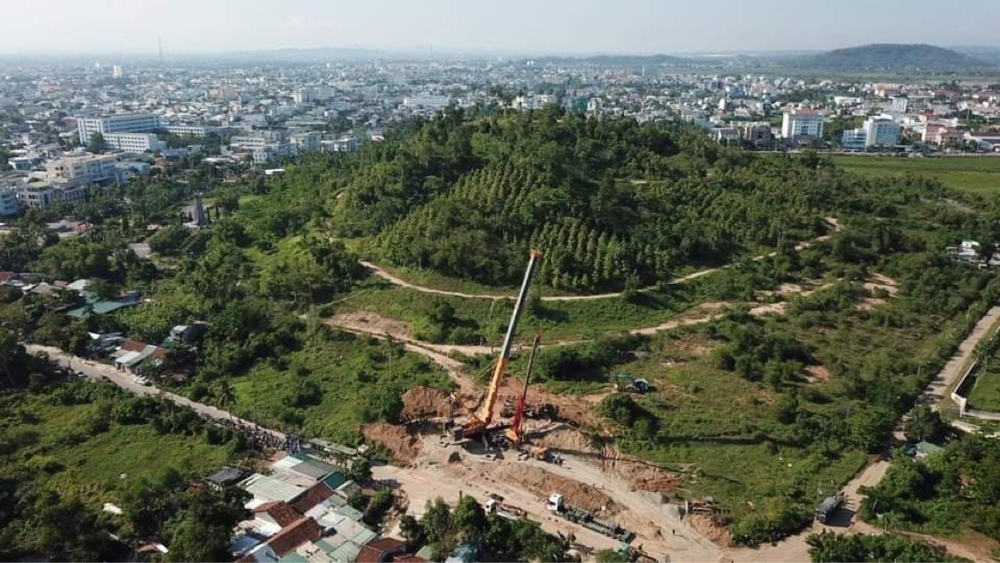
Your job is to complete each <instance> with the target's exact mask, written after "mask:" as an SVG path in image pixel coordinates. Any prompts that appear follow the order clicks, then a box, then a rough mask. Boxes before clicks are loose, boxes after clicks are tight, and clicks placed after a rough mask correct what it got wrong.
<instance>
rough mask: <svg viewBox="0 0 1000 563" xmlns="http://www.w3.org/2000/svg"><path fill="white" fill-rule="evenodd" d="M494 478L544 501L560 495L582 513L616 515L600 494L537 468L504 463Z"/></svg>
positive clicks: (611, 501) (585, 485)
mask: <svg viewBox="0 0 1000 563" xmlns="http://www.w3.org/2000/svg"><path fill="white" fill-rule="evenodd" d="M494 475H495V476H496V477H497V478H498V479H500V480H502V481H506V482H510V483H517V484H518V485H520V486H522V487H524V488H526V489H528V490H529V491H531V492H533V493H535V494H537V495H538V496H540V497H543V498H548V496H549V495H550V494H552V493H559V494H561V495H562V496H563V499H565V501H566V504H569V505H572V506H576V507H579V508H583V509H584V510H589V511H591V512H594V513H600V514H602V515H606V516H607V515H611V514H615V513H617V512H618V506H617V505H616V504H615V501H614V500H612V499H611V497H609V496H608V495H606V494H605V493H603V492H602V491H600V490H598V489H596V488H594V487H592V486H590V485H587V484H585V483H581V482H579V481H574V480H572V479H568V478H566V477H563V476H561V475H556V474H554V473H550V472H548V471H545V470H544V469H541V468H539V467H532V466H530V465H523V464H511V463H504V464H502V465H500V466H498V467H496V469H495V470H494ZM602 510H603V512H602Z"/></svg>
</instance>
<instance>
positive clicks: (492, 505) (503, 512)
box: [483, 498, 528, 520]
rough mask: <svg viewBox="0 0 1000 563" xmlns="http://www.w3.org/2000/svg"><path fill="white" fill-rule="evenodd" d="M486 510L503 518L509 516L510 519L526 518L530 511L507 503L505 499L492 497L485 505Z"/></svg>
mask: <svg viewBox="0 0 1000 563" xmlns="http://www.w3.org/2000/svg"><path fill="white" fill-rule="evenodd" d="M483 508H485V509H486V512H487V513H489V514H496V515H497V516H501V517H503V518H508V519H510V520H520V519H521V518H524V517H525V516H526V515H527V514H528V513H527V512H525V511H524V509H522V508H518V507H516V506H514V505H512V504H507V503H505V502H504V501H503V499H495V498H490V499H488V500H487V501H486V504H485V505H483Z"/></svg>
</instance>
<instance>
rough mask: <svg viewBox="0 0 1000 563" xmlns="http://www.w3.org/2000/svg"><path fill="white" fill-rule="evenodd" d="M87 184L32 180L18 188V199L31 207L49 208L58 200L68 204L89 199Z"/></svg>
mask: <svg viewBox="0 0 1000 563" xmlns="http://www.w3.org/2000/svg"><path fill="white" fill-rule="evenodd" d="M88 193H90V188H89V186H88V185H87V184H77V185H70V184H64V185H58V184H53V183H51V182H31V183H27V184H23V185H21V186H19V187H18V189H17V199H18V200H19V201H20V202H21V203H22V204H23V205H24V206H25V207H27V208H29V209H48V208H50V207H52V206H53V205H54V204H55V203H57V202H63V203H68V204H73V203H77V202H80V201H84V200H86V199H87V194H88Z"/></svg>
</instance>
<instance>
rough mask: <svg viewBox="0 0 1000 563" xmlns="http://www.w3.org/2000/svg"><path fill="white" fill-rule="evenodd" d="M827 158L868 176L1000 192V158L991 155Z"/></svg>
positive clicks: (976, 191) (973, 191)
mask: <svg viewBox="0 0 1000 563" xmlns="http://www.w3.org/2000/svg"><path fill="white" fill-rule="evenodd" d="M830 159H831V160H832V161H833V162H834V163H836V164H837V166H840V167H842V168H844V169H845V170H849V171H851V172H855V173H858V174H861V175H862V176H867V177H883V176H905V175H906V174H918V175H920V176H922V177H932V178H936V179H938V180H940V181H941V183H943V184H944V185H946V186H948V187H949V188H954V189H956V190H961V191H964V192H969V193H976V194H986V195H990V194H995V193H998V192H1000V158H998V157H992V156H951V157H933V158H931V157H927V158H897V157H878V156H846V155H832V156H830Z"/></svg>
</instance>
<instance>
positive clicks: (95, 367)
mask: <svg viewBox="0 0 1000 563" xmlns="http://www.w3.org/2000/svg"><path fill="white" fill-rule="evenodd" d="M24 347H25V349H27V351H28V352H29V353H31V354H38V353H41V352H44V353H46V354H48V355H49V358H51V359H52V360H53V361H55V362H57V363H58V364H60V365H63V366H66V367H69V368H71V369H74V370H77V371H79V372H81V373H83V374H84V375H86V376H87V377H88V378H90V379H93V380H95V381H100V380H101V378H102V377H107V378H108V379H110V380H111V382H112V383H114V384H115V385H117V386H119V387H121V388H122V389H126V390H128V391H131V392H132V393H135V394H136V395H153V396H156V397H162V398H164V399H167V400H169V401H171V402H173V403H176V404H178V405H180V406H183V407H188V408H190V409H191V410H193V411H195V412H196V413H198V414H203V415H207V416H210V417H212V418H214V419H216V420H224V421H228V420H230V419H232V420H233V421H234V422H236V423H238V424H243V425H246V426H251V427H254V426H256V425H255V424H254V423H253V422H250V421H247V420H243V419H241V418H237V417H235V416H232V415H231V414H229V413H228V412H227V411H224V410H222V409H219V408H216V407H213V406H211V405H206V404H204V403H198V402H196V401H192V400H191V399H188V398H186V397H182V396H180V395H177V394H175V393H170V392H168V391H164V390H162V389H159V388H158V387H155V386H153V385H139V384H138V383H136V381H135V378H134V377H132V376H131V375H128V374H126V373H124V372H120V371H118V370H117V369H115V368H114V367H111V366H109V365H106V364H102V363H99V362H94V361H91V360H86V359H83V358H81V357H79V356H74V355H72V354H67V353H66V352H63V351H62V350H60V349H58V348H55V347H52V346H40V345H38V344H26V345H25V346H24ZM256 427H257V428H258V429H259V430H260V431H262V432H266V433H268V434H271V435H272V436H274V437H275V438H278V439H279V440H284V439H285V435H284V434H283V433H281V432H278V431H277V430H271V429H268V428H263V427H260V426H256Z"/></svg>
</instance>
